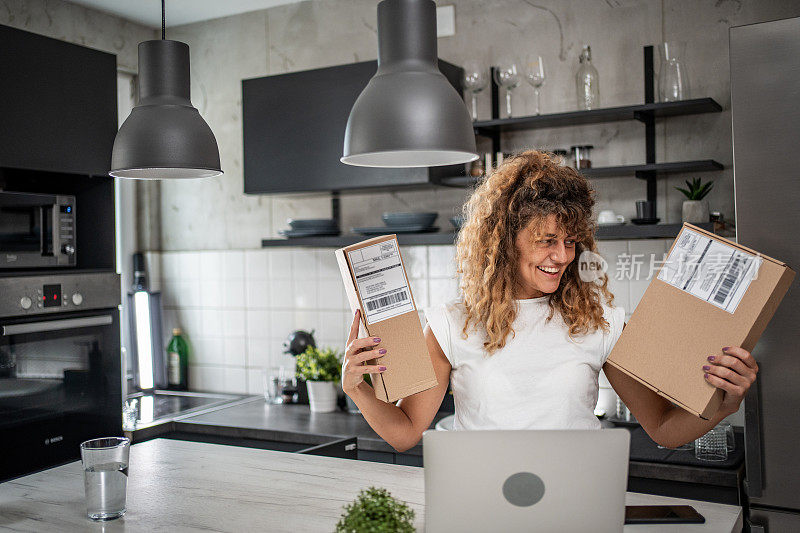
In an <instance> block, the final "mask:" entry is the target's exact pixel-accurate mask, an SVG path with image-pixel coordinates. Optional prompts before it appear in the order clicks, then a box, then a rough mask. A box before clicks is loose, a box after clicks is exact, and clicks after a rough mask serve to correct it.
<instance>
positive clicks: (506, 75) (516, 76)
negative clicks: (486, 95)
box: [494, 59, 522, 118]
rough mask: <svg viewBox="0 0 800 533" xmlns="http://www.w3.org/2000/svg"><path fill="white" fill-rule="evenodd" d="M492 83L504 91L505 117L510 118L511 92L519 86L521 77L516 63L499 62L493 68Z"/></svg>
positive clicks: (509, 61) (508, 60)
mask: <svg viewBox="0 0 800 533" xmlns="http://www.w3.org/2000/svg"><path fill="white" fill-rule="evenodd" d="M494 81H495V82H496V83H497V85H499V86H500V87H502V88H504V89H505V90H506V115H507V116H508V117H509V118H510V117H512V116H513V114H512V113H511V91H513V90H514V89H515V88H517V86H519V83H520V81H522V75H521V73H520V70H519V68H518V67H517V63H516V61H513V60H510V59H504V60H502V61H499V62H498V63H497V65H495V67H494Z"/></svg>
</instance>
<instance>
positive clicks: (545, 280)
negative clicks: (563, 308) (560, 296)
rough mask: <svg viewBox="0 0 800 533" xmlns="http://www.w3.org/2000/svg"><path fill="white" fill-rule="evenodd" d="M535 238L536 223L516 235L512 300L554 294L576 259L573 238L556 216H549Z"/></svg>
mask: <svg viewBox="0 0 800 533" xmlns="http://www.w3.org/2000/svg"><path fill="white" fill-rule="evenodd" d="M541 230H542V234H541V235H537V232H536V224H535V221H534V222H531V223H530V224H528V225H527V226H525V228H523V229H522V230H520V231H519V233H517V236H516V238H515V242H514V244H515V245H516V247H517V255H518V257H519V264H518V267H517V270H518V272H517V289H516V294H515V298H516V299H519V300H524V299H528V298H538V297H540V296H545V295H547V294H550V293H553V292H555V291H556V289H558V285H559V283H561V277H562V276H563V275H564V271H565V270H566V269H567V266H569V264H570V263H571V262H572V261H573V260H574V259H575V236H574V235H567V234H566V233H565V231H564V229H563V228H562V227H560V226H559V224H558V222H557V220H556V216H555V215H548V216H547V218H546V219H545V220H544V224H542V226H541Z"/></svg>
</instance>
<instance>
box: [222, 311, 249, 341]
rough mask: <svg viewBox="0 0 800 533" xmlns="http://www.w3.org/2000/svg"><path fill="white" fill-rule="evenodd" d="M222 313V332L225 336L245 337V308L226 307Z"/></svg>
mask: <svg viewBox="0 0 800 533" xmlns="http://www.w3.org/2000/svg"><path fill="white" fill-rule="evenodd" d="M221 313H222V334H223V336H225V337H243V336H245V335H247V329H246V327H245V324H246V319H245V310H244V309H226V310H224V311H221Z"/></svg>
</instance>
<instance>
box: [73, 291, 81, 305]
mask: <svg viewBox="0 0 800 533" xmlns="http://www.w3.org/2000/svg"><path fill="white" fill-rule="evenodd" d="M72 303H74V304H75V305H81V304H82V303H83V294H81V293H79V292H76V293H75V294H73V295H72Z"/></svg>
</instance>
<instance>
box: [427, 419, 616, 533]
mask: <svg viewBox="0 0 800 533" xmlns="http://www.w3.org/2000/svg"><path fill="white" fill-rule="evenodd" d="M629 448H630V433H629V432H628V431H627V430H626V429H603V430H553V431H550V430H547V431H528V430H525V431H426V432H425V434H424V435H423V448H422V449H423V457H424V461H425V531H427V532H428V533H439V532H444V531H447V532H449V531H459V532H469V531H475V532H486V531H503V532H514V531H558V532H570V531H576V532H578V531H580V532H585V531H592V532H612V531H613V532H620V531H622V526H623V523H624V521H625V490H626V487H627V483H628V451H629Z"/></svg>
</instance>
